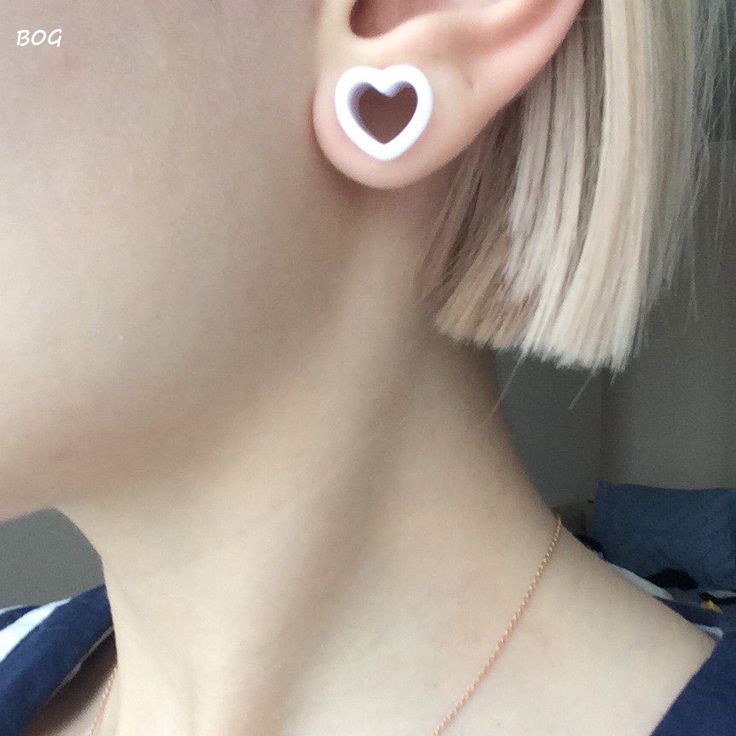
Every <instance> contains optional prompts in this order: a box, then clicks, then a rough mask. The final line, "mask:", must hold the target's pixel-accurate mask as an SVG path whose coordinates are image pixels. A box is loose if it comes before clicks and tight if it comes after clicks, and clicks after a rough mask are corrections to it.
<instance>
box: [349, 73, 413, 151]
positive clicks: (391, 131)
mask: <svg viewBox="0 0 736 736" xmlns="http://www.w3.org/2000/svg"><path fill="white" fill-rule="evenodd" d="M416 109H417V93H416V91H415V90H414V88H413V87H412V86H411V85H406V86H404V87H402V88H401V89H400V90H399V91H398V92H397V93H396V94H395V95H394V96H393V97H390V96H388V95H384V94H382V93H381V92H379V91H378V90H377V89H374V88H373V87H370V86H368V87H365V89H364V90H363V91H362V92H361V93H360V97H359V99H358V107H357V112H358V119H359V120H360V124H361V125H362V126H363V128H364V130H365V131H366V132H368V133H370V134H371V135H372V136H373V137H374V138H375V139H376V140H377V141H380V142H381V143H388V142H389V141H391V140H393V139H394V138H396V136H397V135H399V133H401V131H402V130H404V129H405V128H406V126H407V125H409V122H410V121H411V119H412V117H413V116H414V113H415V111H416Z"/></svg>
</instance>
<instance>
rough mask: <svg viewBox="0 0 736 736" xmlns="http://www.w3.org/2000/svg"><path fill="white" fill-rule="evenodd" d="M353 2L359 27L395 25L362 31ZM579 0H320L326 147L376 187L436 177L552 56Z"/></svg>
mask: <svg viewBox="0 0 736 736" xmlns="http://www.w3.org/2000/svg"><path fill="white" fill-rule="evenodd" d="M356 2H359V4H360V19H361V25H360V28H371V29H374V31H375V29H376V28H378V29H379V31H380V29H381V28H382V27H386V25H387V24H386V18H389V19H391V18H393V19H394V21H395V22H394V25H393V26H392V27H389V28H387V29H386V30H384V31H383V32H378V33H375V32H374V33H372V34H371V35H365V34H363V35H360V34H359V31H358V30H356V28H355V16H356V13H354V12H353V11H354V6H355V5H356ZM583 2H584V0H415V2H412V3H408V4H407V5H409V6H410V8H411V9H410V10H407V9H406V6H404V7H403V9H401V10H396V9H395V6H396V0H322V2H321V5H320V7H319V17H318V31H317V53H318V57H317V83H316V89H315V95H314V109H313V122H314V128H315V134H316V137H317V141H318V143H319V145H320V147H321V149H322V151H323V153H324V154H325V156H326V157H327V158H328V159H329V160H330V162H331V163H332V164H333V165H334V166H335V167H336V168H337V169H338V170H340V171H341V172H342V173H343V174H345V175H346V176H348V177H350V178H351V179H354V180H355V181H357V182H360V183H362V184H364V185H366V186H370V187H375V188H380V189H393V188H399V187H402V186H406V185H408V184H412V183H414V182H416V181H418V180H420V179H422V178H424V177H425V176H427V175H429V174H431V173H432V172H434V171H436V170H437V169H439V168H441V167H442V166H444V165H445V164H446V163H448V162H449V161H451V160H452V159H453V158H455V157H456V156H457V155H459V154H460V153H461V152H462V151H463V150H464V149H465V148H467V147H468V146H469V145H470V144H471V143H472V142H473V140H474V139H475V138H476V137H477V136H478V134H479V133H480V132H481V131H482V130H483V128H484V127H485V126H486V125H487V124H488V122H489V121H490V120H491V119H492V118H493V117H494V115H496V113H498V111H499V110H501V109H502V108H503V107H504V106H505V105H507V104H508V103H509V102H510V101H511V100H512V99H513V98H514V97H515V96H516V95H518V94H519V93H520V92H521V91H522V90H523V89H524V87H525V86H526V85H527V84H528V83H529V82H530V81H531V80H532V79H533V78H534V76H535V75H536V74H537V73H538V72H539V71H540V70H541V69H542V67H543V66H544V65H545V64H546V63H547V62H548V61H549V60H550V58H551V57H552V56H553V55H554V53H555V51H556V50H557V49H558V48H559V46H560V45H561V44H562V42H563V40H564V38H565V36H566V35H567V33H568V31H569V30H570V27H571V26H572V24H573V23H574V22H575V19H576V17H577V16H578V13H579V12H580V9H581V7H582V5H583ZM425 8H426V9H425ZM397 13H400V15H398V16H397ZM378 90H380V91H378Z"/></svg>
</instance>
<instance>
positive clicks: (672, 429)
mask: <svg viewBox="0 0 736 736" xmlns="http://www.w3.org/2000/svg"><path fill="white" fill-rule="evenodd" d="M721 148H725V146H722V147H721ZM715 150H718V149H715ZM728 156H729V159H730V160H731V161H734V162H736V144H734V143H731V144H728ZM716 201H717V197H716V196H715V193H713V194H712V195H711V196H710V197H709V198H708V199H707V200H706V202H705V207H704V208H703V209H701V211H700V212H699V213H698V218H697V221H696V222H697V225H696V228H695V231H696V237H695V239H694V243H693V252H694V254H695V274H694V279H693V280H692V282H691V280H690V278H689V275H688V273H687V272H686V271H685V270H683V271H682V272H681V274H680V275H681V278H680V279H679V282H678V288H677V289H676V290H675V292H674V293H673V294H671V295H668V297H667V298H666V299H664V300H663V301H662V302H661V304H660V306H659V307H658V308H657V309H656V310H655V312H654V313H653V314H652V318H651V320H650V327H651V329H650V336H649V344H648V345H647V349H646V350H645V351H643V352H642V354H641V355H640V356H638V357H637V358H635V359H634V360H633V361H632V363H631V364H630V366H629V367H628V369H627V370H626V372H625V373H623V374H621V375H620V376H618V377H616V379H615V380H614V381H613V383H610V381H608V380H607V381H604V382H603V406H604V407H605V411H604V413H603V419H604V422H603V429H602V447H603V454H602V465H601V468H602V473H603V475H604V477H606V478H607V479H608V480H611V481H612V482H637V483H643V484H645V485H654V486H670V487H676V488H694V487H706V486H709V487H714V486H729V487H730V486H736V228H735V227H734V222H733V221H734V220H736V217H734V218H732V221H731V222H730V223H727V230H726V233H725V235H726V237H725V238H724V239H723V240H722V241H721V242H720V245H719V246H718V249H716V248H715V247H714V241H713V238H712V237H711V235H710V233H711V232H712V229H713V224H714V222H715V221H716V207H715V203H716Z"/></svg>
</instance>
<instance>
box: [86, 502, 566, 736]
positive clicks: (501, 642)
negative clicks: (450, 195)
mask: <svg viewBox="0 0 736 736" xmlns="http://www.w3.org/2000/svg"><path fill="white" fill-rule="evenodd" d="M555 518H556V519H557V526H556V527H555V533H554V535H553V536H552V541H551V542H550V545H549V548H548V549H547V552H546V553H545V555H544V557H543V558H542V561H541V562H540V563H539V567H538V568H537V571H536V573H535V574H534V578H533V579H532V582H531V583H530V584H529V587H528V588H527V589H526V593H525V594H524V598H523V599H522V601H521V603H520V604H519V607H518V608H517V609H516V612H515V613H514V615H513V616H512V617H511V622H510V623H509V625H508V626H507V627H506V631H504V633H503V636H502V637H501V638H500V639H499V640H498V643H497V644H496V648H495V649H494V650H493V653H492V654H491V656H490V657H489V658H488V660H487V661H486V663H485V664H484V665H483V667H482V668H481V670H480V671H479V672H478V674H477V675H476V676H475V679H474V680H473V682H472V683H471V684H470V686H469V687H468V689H467V690H466V691H465V692H464V693H463V695H462V697H461V698H460V699H459V700H458V701H457V702H456V703H455V705H453V706H452V708H451V709H450V710H449V711H448V713H447V715H446V716H445V717H444V718H443V719H442V721H441V723H440V724H439V725H438V726H437V727H436V728H435V730H434V731H433V732H432V736H440V734H441V733H443V732H444V731H445V730H446V729H447V727H448V726H449V725H450V722H451V721H452V720H453V718H455V716H456V715H457V713H458V711H459V710H460V709H461V708H462V707H463V706H464V705H465V703H467V702H468V700H469V699H470V697H471V695H472V694H473V693H474V692H475V691H476V689H477V688H478V686H479V685H480V683H481V682H482V681H483V679H484V678H485V676H486V675H487V674H488V672H489V671H490V669H491V666H492V665H493V663H494V662H495V661H496V658H497V657H498V654H499V652H500V651H501V650H502V649H503V647H504V645H505V644H506V642H507V640H508V638H509V636H511V632H512V631H513V630H514V628H515V626H516V624H517V623H518V621H519V619H520V618H521V614H522V613H523V612H524V609H525V608H526V607H527V604H528V603H529V601H530V600H531V597H532V594H533V593H534V590H535V589H536V587H537V584H538V583H539V580H540V578H541V577H542V573H543V572H544V569H545V567H547V563H548V562H549V560H550V558H551V557H552V552H553V550H554V548H555V546H556V545H557V540H558V539H559V538H560V529H561V527H562V517H561V516H560V515H559V514H555ZM117 671H118V665H117V662H116V663H115V666H114V667H113V668H112V673H111V674H110V676H109V677H108V679H107V684H106V685H105V690H104V692H103V694H102V702H101V703H100V707H99V710H98V711H97V716H96V717H95V720H94V723H93V724H92V728H91V729H90V730H89V733H88V734H87V736H94V735H95V732H96V731H97V727H98V726H99V723H100V719H101V718H102V715H103V713H104V711H105V705H106V704H107V699H108V697H109V695H110V688H111V687H112V683H113V680H114V679H115V673H116V672H117Z"/></svg>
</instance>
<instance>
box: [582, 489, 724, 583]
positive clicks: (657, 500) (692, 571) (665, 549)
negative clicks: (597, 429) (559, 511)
mask: <svg viewBox="0 0 736 736" xmlns="http://www.w3.org/2000/svg"><path fill="white" fill-rule="evenodd" d="M590 534H591V536H592V537H593V538H594V539H595V540H596V541H598V542H599V543H600V545H601V547H602V548H603V557H604V558H605V559H606V560H609V561H610V562H613V563H614V564H615V565H620V566H621V567H626V568H628V569H629V570H632V571H633V572H635V573H636V574H637V575H640V576H641V577H647V576H648V575H653V574H654V573H657V572H660V571H661V570H664V569H666V568H673V569H675V570H683V571H684V572H686V573H688V574H689V575H691V576H692V577H693V578H694V579H695V580H696V581H697V583H698V584H699V585H700V586H701V587H706V588H711V589H719V590H736V488H703V489H697V490H684V489H669V488H652V487H650V486H642V485H635V484H629V483H621V484H614V483H608V482H607V481H604V480H601V481H598V489H597V491H596V497H595V504H594V506H593V519H592V522H591V528H590Z"/></svg>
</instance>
